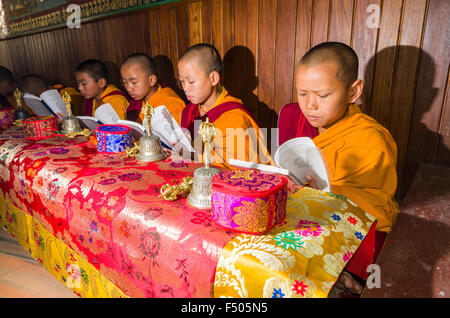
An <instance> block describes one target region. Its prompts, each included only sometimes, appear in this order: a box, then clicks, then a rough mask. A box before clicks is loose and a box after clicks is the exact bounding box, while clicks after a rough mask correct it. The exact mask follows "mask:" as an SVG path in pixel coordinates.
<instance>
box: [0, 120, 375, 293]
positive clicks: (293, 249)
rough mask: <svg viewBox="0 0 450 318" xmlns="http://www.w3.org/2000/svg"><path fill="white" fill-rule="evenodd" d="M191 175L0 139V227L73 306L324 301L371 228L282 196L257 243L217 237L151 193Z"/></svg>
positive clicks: (350, 215) (61, 144)
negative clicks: (157, 300) (86, 302)
mask: <svg viewBox="0 0 450 318" xmlns="http://www.w3.org/2000/svg"><path fill="white" fill-rule="evenodd" d="M200 166H201V165H200V164H198V163H192V162H188V161H172V160H171V159H170V158H167V159H165V160H163V161H159V162H151V163H141V162H139V161H137V160H136V159H134V158H128V157H127V156H126V155H125V154H124V153H119V154H103V153H98V152H97V149H96V146H95V145H94V144H93V143H92V142H91V141H90V140H89V138H87V137H83V136H79V137H76V138H73V139H69V138H67V137H63V136H59V137H51V138H48V139H43V140H38V141H34V140H27V139H26V138H25V137H24V134H23V131H22V129H21V128H20V127H11V128H9V129H8V130H6V131H4V132H3V133H2V134H1V135H0V225H1V226H2V227H3V228H4V229H5V230H7V231H8V232H9V233H10V234H11V235H12V236H13V237H14V238H15V239H16V240H17V241H18V242H19V243H20V244H21V245H22V246H23V247H24V248H25V249H26V250H27V251H28V252H29V253H30V254H31V256H32V257H33V258H35V259H37V260H38V261H39V262H40V263H41V264H42V265H43V266H44V267H45V268H46V269H47V270H48V271H49V272H50V273H51V274H53V275H54V276H55V277H56V278H57V279H58V280H60V281H61V282H62V283H64V284H65V285H66V286H67V287H68V288H70V289H71V290H72V291H73V292H74V293H76V294H77V295H78V296H80V297H182V298H184V297H230V296H231V297H326V296H327V295H328V292H329V290H330V289H331V287H332V286H333V284H334V283H335V282H336V279H337V277H338V275H339V274H340V272H341V271H342V269H343V268H344V266H345V264H346V263H347V262H348V261H349V260H350V259H351V257H352V255H353V254H354V253H355V251H356V249H357V248H358V246H359V245H360V244H361V241H362V240H363V239H364V237H365V235H366V234H367V233H368V231H369V228H370V227H371V226H372V225H373V224H374V221H375V220H374V219H373V218H372V217H371V216H370V215H367V214H366V213H364V212H363V211H362V210H361V209H360V208H358V207H356V206H354V204H352V203H351V201H349V200H347V199H346V198H344V197H341V196H338V195H333V194H331V193H326V192H322V191H318V190H314V189H310V188H298V187H293V186H292V185H291V184H290V185H289V187H290V192H289V193H290V195H289V198H288V204H287V217H286V219H285V220H283V222H281V223H280V224H278V225H276V226H275V227H274V228H273V229H272V230H271V231H270V232H269V233H267V234H266V235H259V236H254V235H245V234H240V233H236V232H232V231H228V230H226V229H224V228H221V227H220V226H218V225H217V224H215V223H214V221H213V220H212V219H211V216H210V212H209V211H208V210H200V209H196V208H193V207H191V206H189V205H188V204H187V202H186V199H185V198H181V199H179V200H176V201H173V202H169V201H166V200H164V199H162V198H160V197H159V194H160V188H161V187H162V186H163V185H164V184H166V183H171V184H178V183H180V182H181V180H182V179H183V178H184V177H186V176H192V175H193V172H194V170H195V169H197V168H198V167H200Z"/></svg>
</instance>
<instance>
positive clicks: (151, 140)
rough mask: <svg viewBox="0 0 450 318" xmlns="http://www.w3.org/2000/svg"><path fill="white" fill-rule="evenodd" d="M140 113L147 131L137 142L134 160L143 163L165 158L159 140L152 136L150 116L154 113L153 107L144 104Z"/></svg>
mask: <svg viewBox="0 0 450 318" xmlns="http://www.w3.org/2000/svg"><path fill="white" fill-rule="evenodd" d="M142 113H143V114H144V120H143V122H142V123H143V125H144V127H145V129H146V131H147V135H146V136H142V137H141V139H140V140H139V153H138V154H137V156H136V159H137V160H139V161H143V162H150V161H158V160H162V159H164V158H166V153H165V152H164V150H163V148H162V145H161V140H160V139H159V137H158V136H156V135H153V134H152V115H153V113H154V110H153V107H152V106H151V105H149V104H148V102H146V103H145V105H144V106H142Z"/></svg>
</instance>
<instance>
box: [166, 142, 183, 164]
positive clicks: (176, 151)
mask: <svg viewBox="0 0 450 318" xmlns="http://www.w3.org/2000/svg"><path fill="white" fill-rule="evenodd" d="M164 151H165V152H166V155H167V156H168V157H170V158H171V159H172V160H173V161H177V160H179V159H181V158H182V157H183V147H182V145H181V144H180V143H177V142H172V149H164Z"/></svg>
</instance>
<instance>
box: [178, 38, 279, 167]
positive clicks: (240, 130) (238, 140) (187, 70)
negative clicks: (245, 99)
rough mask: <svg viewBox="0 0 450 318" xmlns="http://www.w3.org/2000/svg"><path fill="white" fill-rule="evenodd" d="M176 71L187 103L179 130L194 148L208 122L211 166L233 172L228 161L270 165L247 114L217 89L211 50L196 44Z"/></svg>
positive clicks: (218, 64)
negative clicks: (211, 133) (212, 135)
mask: <svg viewBox="0 0 450 318" xmlns="http://www.w3.org/2000/svg"><path fill="white" fill-rule="evenodd" d="M178 70H179V77H180V82H181V84H182V86H183V90H184V92H185V94H186V97H187V99H188V100H189V101H190V103H189V104H188V105H187V106H186V108H185V109H184V110H183V114H182V117H181V126H182V128H184V129H186V130H187V131H189V133H190V135H191V136H193V138H194V146H195V145H196V144H198V143H197V142H196V140H197V141H198V140H199V139H196V138H199V137H200V136H197V134H198V125H199V124H200V123H201V122H203V121H205V120H206V118H209V121H210V122H211V123H213V124H214V126H215V128H216V137H215V139H214V143H215V148H214V150H213V161H214V164H216V165H221V166H223V167H226V168H234V167H233V166H230V165H229V164H228V162H229V160H230V159H238V160H244V161H251V162H257V163H263V164H273V161H272V158H271V157H270V154H269V152H268V150H267V147H266V145H265V142H264V136H263V135H262V133H261V131H260V129H259V126H258V124H257V123H256V122H255V120H254V119H253V118H252V115H251V114H250V112H249V111H248V110H247V109H246V107H245V106H244V105H243V103H242V101H241V100H240V99H237V98H235V97H232V96H230V95H229V94H228V92H227V90H226V89H225V88H224V87H222V86H221V85H220V80H221V76H222V60H221V58H220V55H219V53H218V52H217V50H216V49H215V48H214V47H213V46H211V45H209V44H197V45H194V46H192V47H190V48H189V49H187V50H186V52H184V54H183V55H182V57H181V58H180V60H179V62H178ZM196 121H197V125H196ZM196 150H198V149H196ZM197 153H199V154H200V153H201V151H197Z"/></svg>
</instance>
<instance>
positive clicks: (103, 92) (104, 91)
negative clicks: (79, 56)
mask: <svg viewBox="0 0 450 318" xmlns="http://www.w3.org/2000/svg"><path fill="white" fill-rule="evenodd" d="M75 78H76V80H77V85H78V90H79V91H80V93H81V95H83V97H84V99H85V101H84V115H85V116H94V114H95V110H96V109H97V108H98V107H100V106H101V105H103V104H106V103H109V104H111V106H112V108H114V110H115V111H116V112H117V114H118V115H119V117H120V119H126V110H127V108H128V104H129V103H128V99H127V97H126V96H125V94H124V93H123V92H122V91H121V90H120V89H118V88H117V87H116V86H114V85H113V84H108V72H107V70H106V66H105V64H103V62H101V61H99V60H95V59H90V60H86V61H84V62H82V63H81V64H80V65H78V66H77V68H76V69H75Z"/></svg>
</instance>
